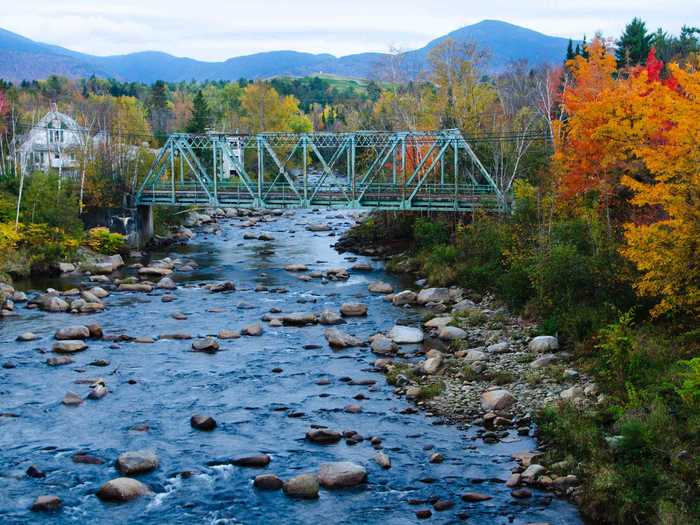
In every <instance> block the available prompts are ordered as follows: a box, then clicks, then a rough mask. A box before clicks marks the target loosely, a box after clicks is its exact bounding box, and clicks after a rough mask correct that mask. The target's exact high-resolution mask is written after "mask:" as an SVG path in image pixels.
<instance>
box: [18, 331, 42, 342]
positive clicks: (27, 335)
mask: <svg viewBox="0 0 700 525" xmlns="http://www.w3.org/2000/svg"><path fill="white" fill-rule="evenodd" d="M37 339H39V336H38V335H36V334H35V333H33V332H24V333H22V334H19V335H18V336H17V341H21V342H23V343H27V342H29V341H36V340H37Z"/></svg>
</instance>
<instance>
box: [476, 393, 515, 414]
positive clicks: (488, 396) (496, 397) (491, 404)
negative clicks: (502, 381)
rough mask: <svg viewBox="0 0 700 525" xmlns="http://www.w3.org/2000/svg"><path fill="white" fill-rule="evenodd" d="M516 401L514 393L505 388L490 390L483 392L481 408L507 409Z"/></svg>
mask: <svg viewBox="0 0 700 525" xmlns="http://www.w3.org/2000/svg"><path fill="white" fill-rule="evenodd" d="M514 403H515V397H513V394H511V393H510V392H508V390H505V389H503V388H499V389H495V390H488V391H486V392H484V393H483V394H481V408H483V409H484V410H488V411H491V410H506V409H508V408H510V407H511V406H513V404H514Z"/></svg>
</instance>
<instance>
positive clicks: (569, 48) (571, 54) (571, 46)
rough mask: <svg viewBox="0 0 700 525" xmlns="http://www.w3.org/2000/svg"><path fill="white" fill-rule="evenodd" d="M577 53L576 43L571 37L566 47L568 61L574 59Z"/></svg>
mask: <svg viewBox="0 0 700 525" xmlns="http://www.w3.org/2000/svg"><path fill="white" fill-rule="evenodd" d="M575 56H576V55H575V54H574V43H573V41H572V40H571V39H570V38H569V45H568V46H567V47H566V61H567V62H568V61H569V60H571V59H573V58H574V57H575Z"/></svg>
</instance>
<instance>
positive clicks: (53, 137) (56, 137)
mask: <svg viewBox="0 0 700 525" xmlns="http://www.w3.org/2000/svg"><path fill="white" fill-rule="evenodd" d="M49 142H50V143H51V144H54V143H56V142H63V130H62V129H50V130H49Z"/></svg>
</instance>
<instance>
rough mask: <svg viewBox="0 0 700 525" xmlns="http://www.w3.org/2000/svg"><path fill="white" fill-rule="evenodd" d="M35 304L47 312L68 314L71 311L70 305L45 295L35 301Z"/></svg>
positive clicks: (57, 298)
mask: <svg viewBox="0 0 700 525" xmlns="http://www.w3.org/2000/svg"><path fill="white" fill-rule="evenodd" d="M34 302H35V303H36V304H38V305H39V308H41V309H42V310H44V311H46V312H67V311H68V310H70V305H69V304H68V303H67V302H66V301H64V300H63V299H61V298H60V297H56V296H55V295H50V294H43V295H40V296H39V297H38V298H37V299H35V301H34Z"/></svg>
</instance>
